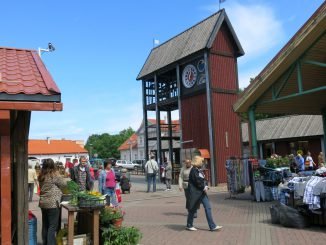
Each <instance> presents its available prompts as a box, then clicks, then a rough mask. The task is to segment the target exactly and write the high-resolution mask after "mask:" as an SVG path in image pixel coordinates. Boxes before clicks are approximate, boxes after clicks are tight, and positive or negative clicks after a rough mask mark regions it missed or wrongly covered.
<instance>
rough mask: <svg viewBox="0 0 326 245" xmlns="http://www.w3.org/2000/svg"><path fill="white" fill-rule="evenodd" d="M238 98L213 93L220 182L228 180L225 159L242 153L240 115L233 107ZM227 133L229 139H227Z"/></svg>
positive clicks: (217, 166) (218, 178) (215, 139)
mask: <svg viewBox="0 0 326 245" xmlns="http://www.w3.org/2000/svg"><path fill="white" fill-rule="evenodd" d="M236 100H237V96H236V95H230V94H221V93H219V94H218V93H213V95H212V104H213V106H212V111H213V118H214V121H213V129H214V137H215V138H214V142H215V154H216V155H215V162H216V163H215V166H216V169H217V171H216V172H217V181H218V183H224V182H226V170H225V161H226V160H227V159H228V158H229V157H230V156H240V155H241V140H240V139H241V138H240V122H239V117H238V115H237V114H235V113H234V112H233V109H232V105H233V104H234V103H235V101H236ZM226 133H227V135H228V137H227V138H228V139H226ZM227 142H228V145H227Z"/></svg>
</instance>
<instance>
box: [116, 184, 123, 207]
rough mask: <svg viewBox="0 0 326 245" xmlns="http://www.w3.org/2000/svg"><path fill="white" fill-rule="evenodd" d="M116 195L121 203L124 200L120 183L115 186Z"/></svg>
mask: <svg viewBox="0 0 326 245" xmlns="http://www.w3.org/2000/svg"><path fill="white" fill-rule="evenodd" d="M115 195H116V196H117V201H118V202H119V203H120V202H121V201H122V198H121V189H120V185H119V184H118V183H117V184H116V187H115Z"/></svg>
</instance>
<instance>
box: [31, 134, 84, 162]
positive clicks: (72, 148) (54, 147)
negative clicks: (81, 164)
mask: <svg viewBox="0 0 326 245" xmlns="http://www.w3.org/2000/svg"><path fill="white" fill-rule="evenodd" d="M81 156H85V157H87V158H88V151H87V150H86V149H85V148H84V141H82V140H65V139H62V140H50V139H49V138H48V139H45V140H35V139H31V140H29V141H28V157H29V158H30V157H35V158H37V159H39V161H40V162H41V161H42V160H43V159H46V158H52V159H53V161H54V162H62V163H63V164H65V163H66V161H70V162H72V160H73V159H74V158H77V159H79V157H81Z"/></svg>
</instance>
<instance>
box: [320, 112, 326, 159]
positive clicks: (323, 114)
mask: <svg viewBox="0 0 326 245" xmlns="http://www.w3.org/2000/svg"><path fill="white" fill-rule="evenodd" d="M321 115H322V118H323V128H324V151H323V152H324V157H326V152H325V151H326V108H324V109H322V110H321ZM324 159H325V158H324Z"/></svg>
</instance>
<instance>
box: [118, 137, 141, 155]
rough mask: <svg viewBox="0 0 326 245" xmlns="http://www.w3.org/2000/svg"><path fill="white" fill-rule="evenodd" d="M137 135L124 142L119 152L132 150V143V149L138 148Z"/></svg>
mask: <svg viewBox="0 0 326 245" xmlns="http://www.w3.org/2000/svg"><path fill="white" fill-rule="evenodd" d="M137 138H138V136H137V134H136V133H134V134H133V135H131V136H130V138H128V139H127V140H126V141H125V142H123V144H122V145H121V146H120V147H119V148H118V150H119V151H122V150H129V149H130V143H129V142H131V147H132V148H134V147H137Z"/></svg>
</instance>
